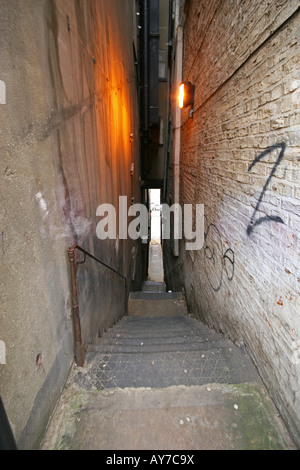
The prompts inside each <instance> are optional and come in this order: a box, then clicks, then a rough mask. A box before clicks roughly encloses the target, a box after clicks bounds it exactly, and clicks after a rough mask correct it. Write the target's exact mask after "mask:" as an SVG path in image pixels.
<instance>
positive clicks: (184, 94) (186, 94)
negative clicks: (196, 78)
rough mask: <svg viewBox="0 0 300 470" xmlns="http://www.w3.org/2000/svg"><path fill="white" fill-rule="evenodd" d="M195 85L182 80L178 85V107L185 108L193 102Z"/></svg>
mask: <svg viewBox="0 0 300 470" xmlns="http://www.w3.org/2000/svg"><path fill="white" fill-rule="evenodd" d="M194 95H195V86H194V85H193V84H192V83H191V82H182V83H181V84H180V86H179V94H178V104H179V108H181V109H182V108H186V107H187V106H192V105H193V104H194Z"/></svg>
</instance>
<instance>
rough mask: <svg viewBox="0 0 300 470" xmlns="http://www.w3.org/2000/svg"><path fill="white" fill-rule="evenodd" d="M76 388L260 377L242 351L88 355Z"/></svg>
mask: <svg viewBox="0 0 300 470" xmlns="http://www.w3.org/2000/svg"><path fill="white" fill-rule="evenodd" d="M86 362H87V367H86V368H85V370H84V371H83V370H80V369H79V370H78V372H77V374H76V378H75V380H76V384H77V385H78V386H79V387H82V388H84V389H88V390H91V389H95V388H96V389H105V388H114V387H118V388H126V387H132V386H134V387H152V388H163V387H168V386H171V385H188V386H191V385H203V384H205V383H243V382H251V381H255V380H256V381H257V380H258V376H257V373H256V370H255V369H254V367H253V365H252V364H250V363H249V359H248V357H247V355H246V354H245V351H244V350H243V348H234V349H230V348H225V349H223V348H218V349H207V350H196V351H156V352H148V353H147V352H144V353H140V352H135V353H133V352H130V353H117V352H115V353H108V352H104V353H101V352H99V351H94V352H88V353H87V354H86Z"/></svg>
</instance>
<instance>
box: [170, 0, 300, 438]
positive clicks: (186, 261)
mask: <svg viewBox="0 0 300 470" xmlns="http://www.w3.org/2000/svg"><path fill="white" fill-rule="evenodd" d="M298 8H299V3H298V2H297V1H294V0H288V1H272V2H268V1H253V0H251V1H250V0H243V1H240V0H236V1H229V0H226V1H223V0H222V1H220V0H214V1H211V2H206V1H199V0H190V1H189V2H188V3H187V9H186V12H185V13H186V18H185V25H184V69H183V78H184V80H191V81H192V82H193V83H194V84H195V87H196V88H195V103H194V111H195V113H194V117H193V118H192V119H189V109H187V110H183V111H182V121H181V122H182V130H181V145H182V146H181V165H180V181H181V188H180V191H181V203H182V204H184V203H193V204H196V203H198V204H204V205H205V243H204V247H203V249H202V250H200V251H197V252H186V251H185V243H184V241H182V242H181V247H180V248H181V252H180V256H179V258H174V257H173V259H172V253H171V250H170V249H169V244H167V243H165V251H166V253H167V256H165V260H166V261H167V257H168V259H169V261H168V262H167V263H166V266H165V272H166V275H167V281H168V283H169V287H171V288H173V289H178V288H180V287H181V285H183V284H184V285H185V288H186V293H187V300H188V305H189V308H190V310H191V311H192V312H194V313H195V314H196V315H198V316H199V317H200V318H201V319H202V320H203V321H205V322H206V323H207V324H209V325H210V326H211V327H214V328H216V329H217V330H220V331H222V332H224V333H225V334H226V335H228V336H229V337H231V338H232V339H233V340H234V341H236V342H237V343H241V344H244V345H245V346H246V347H247V349H248V350H249V352H250V353H251V355H252V357H253V359H254V361H255V363H256V365H257V367H258V369H259V371H260V373H261V376H262V378H263V380H264V381H265V382H266V384H267V385H268V387H269V389H270V392H271V394H272V396H273V398H274V400H275V402H276V404H277V406H278V408H279V410H280V412H281V413H282V415H283V416H284V418H285V420H286V422H287V423H288V425H289V427H290V429H291V431H292V433H293V435H294V437H295V439H296V440H297V442H298V443H300V436H299V429H300V395H299V386H300V315H299V312H300V299H299V291H300V271H299V269H300V238H299V229H300V201H299V199H300V176H299V141H300V128H299V124H300V119H299V98H300V93H299V90H300V81H299V64H300V60H299V48H300V42H299V41H300V30H299V22H300V13H299V9H298ZM174 96H175V95H174ZM170 187H171V185H170Z"/></svg>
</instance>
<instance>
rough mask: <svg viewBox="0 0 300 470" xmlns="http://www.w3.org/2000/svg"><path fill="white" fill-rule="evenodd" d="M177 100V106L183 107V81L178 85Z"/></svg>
mask: <svg viewBox="0 0 300 470" xmlns="http://www.w3.org/2000/svg"><path fill="white" fill-rule="evenodd" d="M178 100H179V108H183V102H184V83H181V85H180V87H179V96H178Z"/></svg>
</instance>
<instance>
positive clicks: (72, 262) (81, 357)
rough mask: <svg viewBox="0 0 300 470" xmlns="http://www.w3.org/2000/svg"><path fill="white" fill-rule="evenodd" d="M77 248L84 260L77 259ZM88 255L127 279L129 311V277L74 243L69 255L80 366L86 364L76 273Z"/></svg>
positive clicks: (77, 353)
mask: <svg viewBox="0 0 300 470" xmlns="http://www.w3.org/2000/svg"><path fill="white" fill-rule="evenodd" d="M75 250H78V251H81V252H82V253H83V254H84V258H83V261H76V259H75V258H76V257H75ZM87 256H89V257H90V258H91V259H93V260H94V261H97V263H100V264H101V265H102V266H104V267H105V268H107V269H109V270H110V271H112V272H114V273H115V274H117V275H118V276H119V277H121V278H122V279H123V280H124V281H125V314H126V313H127V279H126V277H125V276H123V274H121V273H119V272H118V271H116V270H115V269H114V268H112V267H111V266H109V265H108V264H106V263H104V262H103V261H102V260H100V259H99V258H96V256H94V255H92V254H91V253H89V252H88V251H86V250H85V249H84V248H82V247H81V246H79V245H73V246H72V247H70V248H69V249H68V257H69V262H70V268H71V283H72V312H73V322H74V335H75V359H76V362H77V364H78V365H79V366H80V367H83V366H84V344H83V340H82V334H81V323H80V315H79V305H78V293H77V279H76V273H77V269H78V267H79V265H80V264H83V263H85V261H86V257H87Z"/></svg>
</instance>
